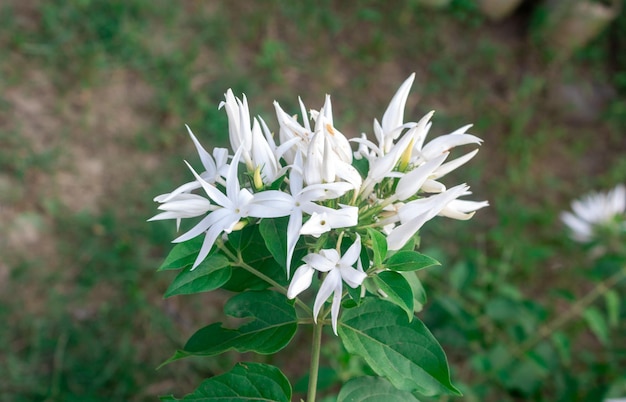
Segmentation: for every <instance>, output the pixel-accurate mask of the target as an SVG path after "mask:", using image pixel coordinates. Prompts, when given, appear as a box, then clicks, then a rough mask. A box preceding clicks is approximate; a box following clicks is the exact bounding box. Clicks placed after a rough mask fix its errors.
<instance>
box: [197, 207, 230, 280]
mask: <svg viewBox="0 0 626 402" xmlns="http://www.w3.org/2000/svg"><path fill="white" fill-rule="evenodd" d="M222 223H228V222H227V220H226V219H224V220H223V221H222ZM222 226H223V225H221V224H220V223H218V224H216V225H213V226H211V228H210V229H209V230H207V232H206V235H205V236H204V241H203V242H202V247H200V252H199V253H198V257H196V260H195V261H194V263H193V266H192V267H191V270H192V271H193V270H194V269H196V267H197V266H198V265H200V263H201V262H202V261H204V259H205V258H206V256H207V255H209V252H211V249H212V248H213V245H214V244H215V240H216V239H217V237H218V236H219V235H220V234H221V233H222Z"/></svg>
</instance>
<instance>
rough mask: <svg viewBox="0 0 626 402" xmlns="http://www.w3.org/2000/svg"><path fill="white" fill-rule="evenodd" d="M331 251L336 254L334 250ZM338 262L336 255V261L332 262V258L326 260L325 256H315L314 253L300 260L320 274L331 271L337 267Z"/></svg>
mask: <svg viewBox="0 0 626 402" xmlns="http://www.w3.org/2000/svg"><path fill="white" fill-rule="evenodd" d="M322 251H324V250H322ZM333 251H335V253H336V252H337V251H336V250H333ZM338 260H339V256H338V255H337V257H336V259H335V260H333V259H332V256H331V259H328V258H327V257H326V256H323V255H321V254H316V253H312V254H307V255H305V256H304V258H302V261H304V262H305V263H307V264H308V265H310V266H311V267H313V268H315V269H316V270H318V271H320V272H328V271H330V270H332V269H333V268H335V267H336V266H337V261H338Z"/></svg>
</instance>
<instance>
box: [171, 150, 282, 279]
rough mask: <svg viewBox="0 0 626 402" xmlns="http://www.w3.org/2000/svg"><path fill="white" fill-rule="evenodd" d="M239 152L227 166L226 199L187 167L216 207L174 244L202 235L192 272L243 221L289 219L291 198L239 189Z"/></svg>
mask: <svg viewBox="0 0 626 402" xmlns="http://www.w3.org/2000/svg"><path fill="white" fill-rule="evenodd" d="M242 152H243V147H242V148H239V150H237V153H235V156H234V157H233V160H232V162H231V164H230V166H229V169H228V173H227V176H226V195H224V194H223V193H222V192H221V191H219V190H218V189H217V188H216V187H214V186H213V185H211V184H210V183H207V182H206V181H205V180H204V179H202V177H200V176H199V175H198V174H197V173H196V171H195V170H193V168H192V167H191V166H189V169H191V171H192V172H193V174H194V176H195V177H196V180H198V182H200V184H201V185H202V188H203V189H204V191H205V192H206V194H207V195H208V196H209V198H210V199H211V200H212V201H213V202H215V203H216V204H217V205H216V206H215V207H214V208H215V209H214V210H213V211H212V212H211V213H209V214H208V215H207V216H206V217H205V218H203V219H202V220H201V221H200V222H199V223H198V224H197V225H196V226H194V227H193V228H191V229H190V230H189V231H188V232H186V233H185V234H183V235H181V236H179V237H178V238H176V239H175V240H174V243H180V242H184V241H187V240H189V239H192V238H194V237H196V236H198V235H200V234H202V233H205V237H204V242H203V243H202V247H201V248H200V252H199V254H198V257H197V258H196V261H195V262H194V264H193V266H192V269H195V268H196V267H197V266H198V264H200V263H201V262H202V261H203V260H204V259H205V258H206V256H207V255H208V254H209V252H210V251H211V248H212V247H213V244H215V240H216V239H217V237H218V236H219V235H220V234H221V233H222V232H226V233H230V232H231V231H232V230H233V229H234V228H235V225H237V223H238V222H239V221H240V220H241V219H242V218H245V217H254V218H276V217H280V216H286V215H289V213H290V211H291V209H290V208H291V197H289V196H288V195H287V194H284V193H282V192H280V191H264V192H261V193H256V194H252V193H251V192H250V191H249V190H248V189H245V188H243V189H242V188H241V187H240V185H239V178H238V176H237V170H238V165H239V158H240V157H241V153H242ZM261 194H262V195H263V196H262V197H261V196H260V195H261Z"/></svg>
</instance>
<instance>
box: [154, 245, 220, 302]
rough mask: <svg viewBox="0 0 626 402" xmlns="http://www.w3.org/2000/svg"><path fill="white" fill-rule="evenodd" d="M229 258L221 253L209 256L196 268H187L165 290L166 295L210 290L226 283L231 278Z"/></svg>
mask: <svg viewBox="0 0 626 402" xmlns="http://www.w3.org/2000/svg"><path fill="white" fill-rule="evenodd" d="M230 274H231V268H230V266H229V262H228V259H227V258H226V257H224V256H223V255H220V254H213V255H211V256H209V257H207V258H206V259H205V260H204V261H202V262H201V263H200V265H198V266H197V267H196V269H194V270H193V271H192V270H191V267H188V268H185V269H184V270H183V271H182V272H181V273H179V274H178V275H177V276H176V278H174V281H173V282H172V283H171V284H170V286H169V287H168V288H167V291H166V292H165V297H166V298H167V297H171V296H175V295H183V294H184V295H188V294H192V293H200V292H209V291H211V290H215V289H217V288H219V287H220V286H222V285H223V284H225V283H226V282H227V281H228V279H229V278H230Z"/></svg>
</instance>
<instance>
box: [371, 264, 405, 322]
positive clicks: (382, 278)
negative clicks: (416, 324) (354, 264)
mask: <svg viewBox="0 0 626 402" xmlns="http://www.w3.org/2000/svg"><path fill="white" fill-rule="evenodd" d="M374 283H375V284H376V286H378V288H379V289H380V290H382V291H383V292H384V293H385V295H386V297H385V296H384V295H380V296H382V297H383V299H384V300H387V301H389V302H391V303H393V304H395V305H397V306H400V308H402V310H404V311H406V313H407V315H408V319H409V321H411V320H413V316H414V312H413V300H414V299H413V291H412V290H411V285H409V282H407V280H406V279H404V276H403V275H402V274H401V273H400V272H393V271H385V272H381V273H379V274H378V275H376V276H374ZM379 293H380V292H379Z"/></svg>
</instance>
